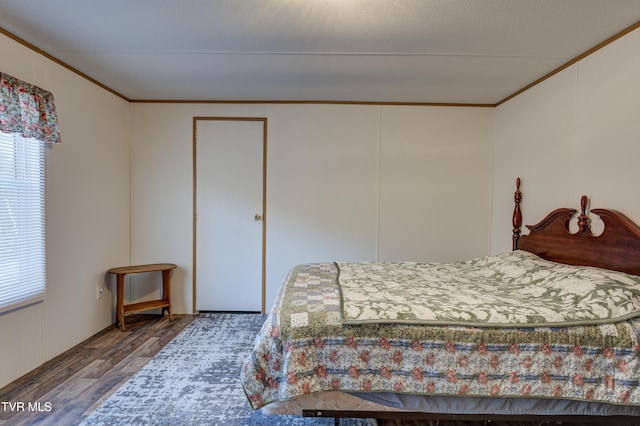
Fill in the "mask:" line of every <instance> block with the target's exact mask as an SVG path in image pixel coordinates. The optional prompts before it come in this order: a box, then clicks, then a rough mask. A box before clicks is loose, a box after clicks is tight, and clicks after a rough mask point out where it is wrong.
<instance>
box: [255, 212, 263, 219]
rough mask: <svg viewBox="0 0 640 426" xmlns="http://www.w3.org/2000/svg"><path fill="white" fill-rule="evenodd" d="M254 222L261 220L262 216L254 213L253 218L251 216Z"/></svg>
mask: <svg viewBox="0 0 640 426" xmlns="http://www.w3.org/2000/svg"><path fill="white" fill-rule="evenodd" d="M253 219H254V220H262V215H261V214H260V213H256V214H255V216H253Z"/></svg>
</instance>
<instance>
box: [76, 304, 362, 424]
mask: <svg viewBox="0 0 640 426" xmlns="http://www.w3.org/2000/svg"><path fill="white" fill-rule="evenodd" d="M265 319H266V316H264V315H259V314H208V315H205V316H201V317H199V318H196V319H195V320H194V321H193V322H192V323H191V324H190V325H189V326H187V328H185V329H184V330H183V331H182V333H180V334H179V335H178V336H177V337H176V338H175V339H174V340H173V341H171V342H170V343H169V344H168V345H167V346H165V347H164V348H163V349H162V350H161V351H160V352H159V353H158V354H157V355H156V356H155V357H153V358H152V359H151V360H150V361H149V362H148V363H147V364H146V365H145V366H144V367H143V368H142V369H141V370H140V371H138V372H137V373H136V374H135V375H134V376H133V377H131V379H129V381H128V382H127V383H125V384H124V385H123V386H122V387H121V388H120V389H118V390H117V391H116V392H115V393H114V394H113V395H111V396H110V397H109V398H108V399H107V400H106V401H105V402H104V403H103V404H102V405H101V406H100V407H98V408H97V409H96V410H95V411H94V412H93V413H91V415H90V416H89V417H88V418H87V419H85V421H84V422H83V423H82V425H83V426H96V425H141V426H142V425H264V426H276V425H278V426H280V425H282V426H285V425H286V426H302V425H305V426H306V425H333V424H334V421H333V419H322V418H302V417H297V416H263V415H262V413H261V412H260V411H259V410H258V411H254V410H252V409H251V407H250V406H249V404H248V402H247V399H246V397H245V394H244V391H243V390H242V386H241V385H240V369H241V368H242V364H243V363H244V360H245V358H246V356H247V354H248V353H249V351H250V349H251V346H252V344H253V341H254V338H255V336H256V334H257V333H258V331H259V330H260V327H261V326H262V323H263V322H264V320H265ZM371 424H375V422H374V421H372V420H369V421H367V420H362V419H342V420H341V421H340V425H341V426H364V425H371Z"/></svg>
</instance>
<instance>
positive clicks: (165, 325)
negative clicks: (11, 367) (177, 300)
mask: <svg viewBox="0 0 640 426" xmlns="http://www.w3.org/2000/svg"><path fill="white" fill-rule="evenodd" d="M173 318H174V319H173V321H171V322H170V321H169V319H168V317H166V316H164V317H160V316H159V315H150V314H140V315H130V316H127V317H126V325H127V329H126V331H124V332H121V331H120V330H119V329H118V328H116V327H115V326H110V327H107V328H105V329H104V330H102V331H101V332H99V333H98V334H96V335H94V336H92V337H90V338H89V339H87V340H85V341H84V342H81V343H80V344H78V345H77V346H75V347H74V348H72V349H70V350H68V351H67V352H65V353H63V354H61V355H59V356H57V357H56V358H54V359H52V360H51V361H49V362H47V363H45V364H44V365H42V366H40V367H38V368H37V369H35V370H33V371H32V372H30V373H27V374H26V375H24V376H22V377H21V378H19V379H17V380H16V381H14V382H12V383H10V384H8V385H7V386H5V387H4V388H2V389H0V402H6V403H7V404H1V405H0V424H6V425H12V426H13V425H35V424H37V425H65V426H67V425H77V424H79V423H80V422H82V420H84V419H85V418H86V417H87V416H88V415H89V414H90V413H91V412H92V411H93V410H95V409H96V408H97V407H98V406H99V405H100V404H101V403H102V402H103V401H104V400H106V399H107V398H108V397H109V396H110V395H111V394H112V393H113V392H115V391H116V390H117V389H118V388H119V387H120V386H122V385H123V384H124V383H125V382H126V381H127V380H129V378H130V377H131V376H132V375H133V374H134V373H135V372H136V371H138V370H139V369H140V368H141V367H142V366H143V365H145V364H146V363H147V361H149V360H150V359H151V358H152V357H153V356H154V355H155V354H156V353H157V352H158V351H159V350H160V349H162V348H163V347H164V346H165V345H166V344H167V343H169V342H170V341H171V340H172V339H173V338H174V337H175V336H177V335H178V334H179V333H180V332H181V331H182V330H183V329H184V328H185V327H186V326H187V325H189V324H190V323H191V321H193V319H194V318H195V317H194V316H193V315H174V316H173ZM8 403H12V405H11V406H9V405H8ZM21 403H22V404H24V406H22V405H20V404H21ZM29 403H31V406H29ZM38 404H39V405H38ZM38 409H39V410H40V411H38Z"/></svg>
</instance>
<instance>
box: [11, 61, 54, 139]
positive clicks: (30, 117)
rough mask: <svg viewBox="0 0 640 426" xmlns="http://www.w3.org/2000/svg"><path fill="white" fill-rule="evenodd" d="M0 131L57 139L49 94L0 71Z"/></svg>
mask: <svg viewBox="0 0 640 426" xmlns="http://www.w3.org/2000/svg"><path fill="white" fill-rule="evenodd" d="M0 131H2V132H7V133H18V134H20V135H21V136H22V137H25V138H35V139H38V140H41V141H44V142H48V143H60V128H59V126H58V116H57V114H56V107H55V103H54V102H53V94H52V93H51V92H48V91H46V90H44V89H41V88H39V87H37V86H34V85H33V84H29V83H25V82H24V81H21V80H18V79H17V78H15V77H12V76H10V75H9V74H5V73H3V72H0Z"/></svg>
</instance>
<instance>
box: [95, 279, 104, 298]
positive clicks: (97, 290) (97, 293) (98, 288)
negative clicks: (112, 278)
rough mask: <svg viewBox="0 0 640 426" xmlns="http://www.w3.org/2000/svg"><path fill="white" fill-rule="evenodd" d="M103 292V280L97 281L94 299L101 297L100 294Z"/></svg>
mask: <svg viewBox="0 0 640 426" xmlns="http://www.w3.org/2000/svg"><path fill="white" fill-rule="evenodd" d="M103 294H104V281H103V280H100V281H98V285H97V286H96V299H102V295H103Z"/></svg>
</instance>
